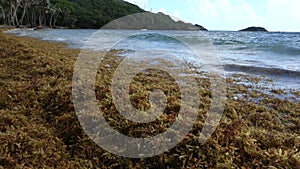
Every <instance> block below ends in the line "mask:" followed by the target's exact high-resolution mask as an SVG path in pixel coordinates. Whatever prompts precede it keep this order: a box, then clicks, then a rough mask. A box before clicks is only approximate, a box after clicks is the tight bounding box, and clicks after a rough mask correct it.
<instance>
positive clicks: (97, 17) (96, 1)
mask: <svg viewBox="0 0 300 169" xmlns="http://www.w3.org/2000/svg"><path fill="white" fill-rule="evenodd" d="M139 12H144V10H143V9H141V8H139V7H138V6H136V5H133V4H130V3H128V2H125V1H122V0H84V1H82V0H1V1H0V25H1V24H2V25H6V26H13V27H68V28H100V27H102V26H104V25H105V24H107V23H108V22H110V21H112V20H114V19H117V18H120V17H123V16H126V15H129V14H133V13H139Z"/></svg>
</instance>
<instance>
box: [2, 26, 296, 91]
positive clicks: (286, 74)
mask: <svg viewBox="0 0 300 169" xmlns="http://www.w3.org/2000/svg"><path fill="white" fill-rule="evenodd" d="M7 32H8V33H13V34H17V35H18V36H29V37H35V38H39V39H42V40H47V41H57V42H64V43H67V44H68V45H69V47H70V48H88V49H93V50H108V49H124V50H126V51H127V52H125V53H123V54H122V55H124V56H129V55H132V54H135V53H137V52H138V51H142V50H152V49H153V50H154V49H155V50H159V51H163V52H168V53H172V55H174V57H176V58H177V59H180V58H184V60H185V61H187V62H191V63H193V64H195V65H201V64H203V63H198V62H199V61H198V60H195V59H194V58H195V56H193V55H195V53H193V51H192V50H191V49H190V48H189V45H195V44H198V47H200V48H201V49H199V50H200V51H201V52H202V53H203V54H204V55H206V56H209V55H211V54H212V52H213V54H214V55H216V56H217V57H218V59H219V60H220V62H221V63H222V65H223V67H224V70H225V72H226V74H227V75H230V74H233V73H239V74H247V75H253V76H258V77H264V78H268V79H272V80H273V81H272V82H270V84H268V85H269V86H270V87H272V88H288V89H300V33H285V32H233V31H207V32H203V31H152V30H148V31H146V30H90V29H88V30H87V29H43V30H32V29H15V30H10V31H7ZM95 35H97V38H95ZM199 44H200V45H199ZM208 48H209V49H210V50H207V49H208ZM211 49H213V51H212V50H211Z"/></svg>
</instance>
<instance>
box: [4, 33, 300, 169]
mask: <svg viewBox="0 0 300 169" xmlns="http://www.w3.org/2000/svg"><path fill="white" fill-rule="evenodd" d="M0 44H1V45H0V77H1V80H0V83H1V89H0V96H1V98H0V114H1V115H0V138H1V139H0V145H1V146H0V152H1V153H0V166H3V167H4V168H24V167H25V168H26V167H27V168H42V167H46V168H49V167H54V168H97V167H98V168H146V167H149V168H168V167H169V168H215V167H219V168H232V167H233V168H236V167H240V168H242V167H244V168H270V167H276V168H299V166H300V150H299V147H300V131H299V127H300V103H299V102H298V101H297V100H296V101H295V100H292V99H291V98H292V97H298V98H299V96H300V93H299V91H298V92H297V91H294V93H292V96H291V97H289V98H287V99H279V98H277V97H272V96H269V95H267V94H266V93H262V92H260V91H259V90H257V89H254V88H253V87H251V85H244V84H238V83H237V81H236V80H235V79H233V78H228V79H227V83H228V84H229V87H228V90H227V100H226V106H225V109H224V114H223V118H222V120H221V123H220V125H219V127H218V128H217V130H216V131H215V133H214V134H213V136H212V138H211V139H209V140H208V141H207V143H206V144H204V145H200V144H199V143H198V138H199V131H200V130H201V128H202V126H203V120H199V121H197V122H196V123H195V125H194V128H193V131H191V132H190V134H189V135H188V136H187V137H186V138H185V139H184V140H183V141H182V142H181V143H180V144H179V145H177V146H176V147H175V148H173V149H171V150H170V151H169V152H166V153H164V154H162V155H159V156H155V157H152V158H145V159H129V158H123V157H118V156H116V155H113V154H111V153H108V152H106V151H105V150H103V149H102V148H99V147H98V146H97V145H96V144H95V143H93V141H92V140H90V139H89V138H88V137H87V136H86V135H85V133H84V131H83V130H82V128H81V126H80V124H79V122H78V120H77V117H76V115H75V111H74V108H73V101H72V75H73V68H74V64H75V61H76V59H77V56H78V54H79V52H80V51H79V50H78V49H67V48H66V45H65V44H62V43H52V42H46V41H41V40H38V39H33V38H28V37H17V36H14V35H10V34H3V33H0ZM115 55H117V53H116V52H111V53H110V54H109V55H108V56H107V57H106V58H105V60H104V61H103V63H101V65H100V66H99V71H100V72H101V73H100V75H99V77H98V79H97V83H96V87H97V89H96V94H97V99H98V103H99V109H100V110H102V111H104V112H105V117H106V118H107V119H109V120H108V121H109V123H110V124H111V125H112V126H114V127H115V128H116V129H117V130H119V131H120V132H121V133H123V134H126V135H128V136H132V137H140V136H151V135H155V134H157V133H161V132H163V131H164V130H165V129H166V128H167V126H168V125H169V124H171V123H172V122H173V121H174V119H175V116H176V112H177V110H178V97H176V96H177V95H176V93H178V91H177V89H178V88H177V86H176V84H174V81H172V78H166V79H165V80H163V81H161V82H159V83H156V84H152V83H150V84H149V85H148V86H147V84H145V82H146V79H147V76H145V74H139V75H138V77H137V80H136V82H134V83H133V84H132V86H131V87H132V88H131V89H132V90H131V91H132V93H131V94H132V98H133V102H135V104H136V106H137V107H143V108H149V103H148V102H147V101H146V99H145V98H146V97H145V95H143V94H141V93H138V92H136V91H140V90H141V89H144V90H145V89H150V88H152V87H161V86H163V87H161V88H162V90H165V91H174V93H175V96H172V95H170V96H168V103H169V105H168V107H167V110H166V115H165V116H162V118H161V120H160V121H159V122H158V123H153V124H151V126H152V128H154V129H156V130H154V131H148V130H147V129H148V127H149V126H147V125H138V124H135V123H132V122H128V121H126V120H124V118H122V117H121V115H120V114H119V113H116V110H115V108H114V106H113V104H112V99H111V98H110V97H108V96H107V95H109V94H110V88H109V84H110V79H111V76H112V73H113V72H114V70H115V69H116V68H117V65H118V63H119V62H120V61H121V59H120V58H119V57H116V56H115ZM105 65H110V66H109V68H108V67H106V66H105ZM148 73H149V74H152V75H153V76H152V77H157V78H158V79H156V80H158V81H159V79H161V78H162V77H160V76H159V75H157V74H156V73H157V72H151V71H150V72H148ZM243 78H245V79H247V80H248V81H249V82H250V83H251V82H252V83H253V84H256V83H257V81H259V79H256V78H253V77H249V76H245V77H243ZM147 80H149V79H147ZM151 80H153V79H150V81H151ZM154 80H155V79H154ZM197 80H198V81H199V89H200V90H199V94H200V95H201V96H202V97H201V100H200V101H201V105H200V107H199V117H205V115H206V113H207V111H208V110H209V103H210V101H211V98H210V93H211V92H210V90H209V89H210V88H209V83H208V81H207V79H205V78H198V79H197ZM164 83H166V84H168V85H163V84H164ZM145 85H146V86H145ZM270 92H271V93H273V94H280V95H283V96H285V95H287V94H286V93H284V92H285V91H281V90H271V91H270ZM240 95H241V96H243V97H237V96H240ZM251 99H253V101H252V102H251V101H250V102H249V100H251ZM179 107H180V105H179ZM161 122H163V123H161ZM151 126H150V127H151ZM141 131H144V133H141Z"/></svg>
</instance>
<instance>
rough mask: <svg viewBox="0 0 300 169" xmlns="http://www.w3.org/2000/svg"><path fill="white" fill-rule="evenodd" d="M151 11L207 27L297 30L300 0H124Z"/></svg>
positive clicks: (299, 20)
mask: <svg viewBox="0 0 300 169" xmlns="http://www.w3.org/2000/svg"><path fill="white" fill-rule="evenodd" d="M126 1H128V2H130V3H134V4H137V5H138V6H140V7H141V8H143V9H145V10H148V11H151V10H152V12H164V13H166V14H168V15H172V16H175V17H177V18H181V19H182V20H184V21H187V22H191V23H194V24H196V23H197V24H200V25H202V26H204V27H206V28H208V29H210V30H239V29H243V28H246V27H249V26H262V27H265V28H266V29H268V30H270V31H295V32H300V0H126Z"/></svg>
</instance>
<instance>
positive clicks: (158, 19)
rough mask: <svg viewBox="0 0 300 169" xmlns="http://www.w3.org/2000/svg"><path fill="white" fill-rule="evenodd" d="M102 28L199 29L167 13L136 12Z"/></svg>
mask: <svg viewBox="0 0 300 169" xmlns="http://www.w3.org/2000/svg"><path fill="white" fill-rule="evenodd" d="M102 29H133V30H136V29H137V30H139V29H143V30H146V29H147V30H191V31H196V30H201V29H200V28H199V27H197V26H195V25H193V24H191V23H185V22H183V21H177V22H176V21H174V20H173V19H172V18H171V17H170V16H169V15H166V14H164V13H162V12H159V13H151V12H145V13H138V14H133V15H128V16H126V17H123V18H120V19H117V20H115V21H112V22H110V23H109V24H107V25H105V26H104V27H103V28H102Z"/></svg>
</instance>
